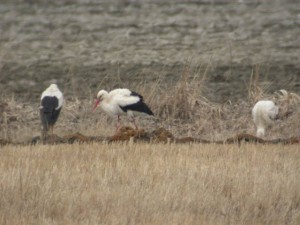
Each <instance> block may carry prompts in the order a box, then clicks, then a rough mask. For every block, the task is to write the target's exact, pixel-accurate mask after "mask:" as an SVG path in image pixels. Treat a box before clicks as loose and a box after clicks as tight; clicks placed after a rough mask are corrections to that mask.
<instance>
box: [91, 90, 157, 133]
mask: <svg viewBox="0 0 300 225" xmlns="http://www.w3.org/2000/svg"><path fill="white" fill-rule="evenodd" d="M98 105H100V107H101V109H102V110H103V111H104V112H106V113H107V114H108V115H109V116H112V117H113V116H117V130H118V129H119V126H120V116H121V115H127V116H129V117H130V118H131V122H132V123H133V124H134V126H135V128H136V129H138V127H137V125H136V123H135V116H136V115H138V114H148V115H153V112H152V111H151V109H150V108H149V107H148V106H147V105H146V103H145V102H144V99H143V96H141V95H140V94H138V93H136V92H134V91H130V90H129V89H126V88H122V89H121V88H120V89H115V90H112V91H110V92H109V93H108V92H107V91H105V90H101V91H99V92H98V94H97V98H96V102H95V105H94V108H93V111H95V110H96V108H97V106H98Z"/></svg>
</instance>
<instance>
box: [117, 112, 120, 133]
mask: <svg viewBox="0 0 300 225" xmlns="http://www.w3.org/2000/svg"><path fill="white" fill-rule="evenodd" d="M120 127H121V118H120V116H119V115H118V116H117V124H116V132H118V131H119V129H120Z"/></svg>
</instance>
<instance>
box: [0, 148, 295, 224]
mask: <svg viewBox="0 0 300 225" xmlns="http://www.w3.org/2000/svg"><path fill="white" fill-rule="evenodd" d="M0 157H1V161H0V174H1V185H0V187H1V188H0V224H2V225H11V224H14V225H18V224H22V225H23V224H45V225H47V224H64V225H67V224H72V225H73V224H172V225H173V224H181V225H183V224H206V225H208V224H214V225H217V224H222V225H224V224H245V225H247V224H249V225H250V224H251V225H252V224H256V225H259V224H274V225H276V224H278V225H282V224H287V225H297V224H299V223H300V192H299V187H300V167H299V161H300V151H299V147H298V146H281V145H277V146H273V145H272V146H267V145H258V146H257V145H242V146H241V148H239V147H238V146H236V145H198V144H197V145H173V144H171V145H163V144H157V145H151V144H112V145H108V144H90V145H78V144H75V145H72V146H71V145H56V146H40V145H38V146H27V147H21V146H19V147H17V146H6V147H4V148H3V149H1V151H0Z"/></svg>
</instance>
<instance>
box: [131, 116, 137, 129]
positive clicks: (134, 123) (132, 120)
mask: <svg viewBox="0 0 300 225" xmlns="http://www.w3.org/2000/svg"><path fill="white" fill-rule="evenodd" d="M131 122H132V123H133V125H134V128H135V129H136V130H138V129H139V128H138V126H137V125H136V122H135V118H134V117H132V118H131Z"/></svg>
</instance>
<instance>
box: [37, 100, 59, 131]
mask: <svg viewBox="0 0 300 225" xmlns="http://www.w3.org/2000/svg"><path fill="white" fill-rule="evenodd" d="M57 107H58V99H57V98H56V97H51V96H45V97H44V98H43V99H42V101H41V108H40V116H41V122H42V125H43V130H44V131H48V129H49V126H52V125H54V124H55V123H56V121H57V119H58V116H59V113H60V110H61V108H59V109H55V108H57Z"/></svg>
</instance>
